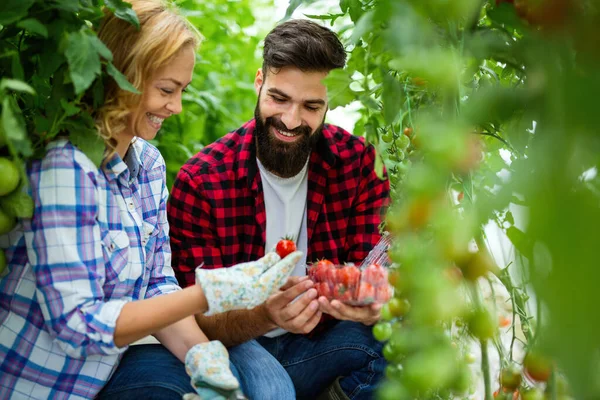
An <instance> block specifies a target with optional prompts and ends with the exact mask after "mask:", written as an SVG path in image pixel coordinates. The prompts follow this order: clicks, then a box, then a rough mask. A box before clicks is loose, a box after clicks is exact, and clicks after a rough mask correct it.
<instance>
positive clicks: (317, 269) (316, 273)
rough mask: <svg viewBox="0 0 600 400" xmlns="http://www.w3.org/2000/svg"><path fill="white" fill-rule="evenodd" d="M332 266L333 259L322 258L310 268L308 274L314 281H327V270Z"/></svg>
mask: <svg viewBox="0 0 600 400" xmlns="http://www.w3.org/2000/svg"><path fill="white" fill-rule="evenodd" d="M332 268H333V263H332V262H331V261H329V260H321V261H318V262H317V263H316V264H313V265H312V266H311V267H310V268H309V269H308V276H309V277H310V279H311V280H312V281H313V282H325V281H326V280H327V271H329V270H330V269H332Z"/></svg>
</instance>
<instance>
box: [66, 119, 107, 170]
mask: <svg viewBox="0 0 600 400" xmlns="http://www.w3.org/2000/svg"><path fill="white" fill-rule="evenodd" d="M65 128H66V129H67V130H68V131H69V140H70V141H71V142H72V143H73V144H74V145H75V146H77V147H78V148H79V149H80V150H81V151H83V152H84V153H85V155H86V156H88V158H89V159H90V160H92V162H93V163H94V164H96V165H97V166H100V164H102V158H103V157H104V149H105V147H106V145H105V144H104V140H102V138H101V137H100V136H99V135H98V131H97V130H96V129H95V128H94V127H93V121H92V119H91V117H90V116H89V115H84V114H82V115H81V116H80V117H78V118H76V119H74V120H69V121H68V122H66V123H65Z"/></svg>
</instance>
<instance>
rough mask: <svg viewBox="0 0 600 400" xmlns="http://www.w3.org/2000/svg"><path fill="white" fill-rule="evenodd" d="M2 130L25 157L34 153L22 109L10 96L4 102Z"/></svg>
mask: <svg viewBox="0 0 600 400" xmlns="http://www.w3.org/2000/svg"><path fill="white" fill-rule="evenodd" d="M2 128H3V129H4V135H5V138H6V139H8V140H10V142H11V143H12V144H13V146H14V148H15V149H16V150H17V151H19V152H20V153H21V154H22V155H24V156H25V157H29V156H30V155H31V154H32V153H33V151H32V149H31V142H30V140H29V138H28V137H27V131H26V129H25V121H24V120H23V116H22V115H21V109H20V108H19V105H18V104H17V103H16V102H15V101H14V99H13V98H12V97H10V96H5V97H4V100H3V101H2Z"/></svg>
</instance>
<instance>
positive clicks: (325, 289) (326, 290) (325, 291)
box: [315, 282, 333, 299]
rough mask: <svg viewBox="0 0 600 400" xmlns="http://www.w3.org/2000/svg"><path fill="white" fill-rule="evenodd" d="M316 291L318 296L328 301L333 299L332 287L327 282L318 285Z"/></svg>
mask: <svg viewBox="0 0 600 400" xmlns="http://www.w3.org/2000/svg"><path fill="white" fill-rule="evenodd" d="M315 289H317V295H318V296H325V297H326V298H327V299H331V298H332V297H333V292H332V291H331V286H329V283H327V282H319V283H316V284H315Z"/></svg>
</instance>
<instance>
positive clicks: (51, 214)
mask: <svg viewBox="0 0 600 400" xmlns="http://www.w3.org/2000/svg"><path fill="white" fill-rule="evenodd" d="M30 183H31V192H32V196H33V199H34V202H35V210H34V215H33V218H32V219H31V222H30V224H27V227H26V230H25V239H26V242H27V255H28V258H29V262H30V265H31V267H32V269H33V272H34V274H35V278H36V297H37V301H38V303H39V305H40V308H41V311H42V314H43V316H44V323H45V325H46V328H47V330H48V332H49V333H50V335H51V336H52V337H53V338H54V339H55V341H56V342H57V344H58V345H59V346H60V347H61V348H62V349H64V351H65V352H66V353H67V354H68V355H69V356H71V357H76V358H83V357H86V356H88V355H94V354H105V355H109V354H118V353H121V352H123V351H125V350H126V347H124V348H117V347H116V346H115V343H114V331H115V325H116V321H117V318H118V316H119V314H120V313H121V309H122V308H123V306H124V305H125V304H126V302H127V301H126V300H108V301H107V300H106V299H105V296H104V292H103V284H104V281H105V268H104V255H103V251H102V240H101V234H100V227H99V225H98V223H97V221H96V216H97V214H98V199H97V192H96V185H97V181H96V177H95V174H94V173H93V172H88V173H86V172H85V171H84V170H83V168H82V167H81V165H80V164H79V163H77V162H76V160H75V154H74V153H69V154H67V151H64V152H60V151H58V150H57V151H50V152H49V153H48V155H47V156H46V157H45V158H44V160H42V162H41V166H40V169H39V170H36V171H35V172H33V173H32V174H31V176H30Z"/></svg>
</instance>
